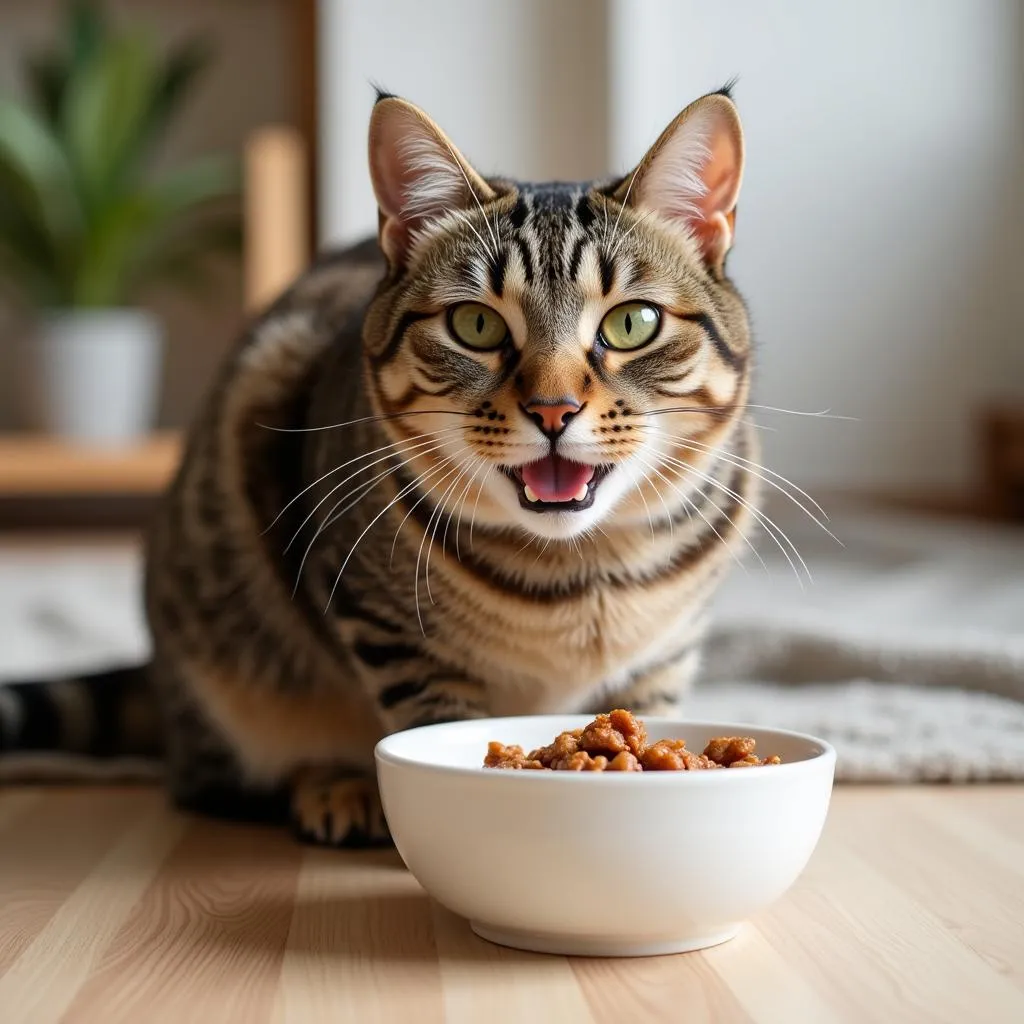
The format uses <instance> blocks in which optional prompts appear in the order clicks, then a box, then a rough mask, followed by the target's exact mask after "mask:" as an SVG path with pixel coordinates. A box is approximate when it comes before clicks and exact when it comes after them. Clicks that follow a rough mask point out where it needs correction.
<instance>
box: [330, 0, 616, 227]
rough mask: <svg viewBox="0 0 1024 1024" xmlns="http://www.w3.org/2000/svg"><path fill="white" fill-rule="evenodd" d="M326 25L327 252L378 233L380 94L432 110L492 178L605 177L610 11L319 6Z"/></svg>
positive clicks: (495, 1) (482, 4) (395, 1)
mask: <svg viewBox="0 0 1024 1024" xmlns="http://www.w3.org/2000/svg"><path fill="white" fill-rule="evenodd" d="M320 17H321V32H320V46H321V52H320V57H321V59H320V66H321V83H320V85H321V96H322V102H321V110H322V119H321V145H322V147H323V148H322V152H323V158H322V168H321V169H322V174H321V190H320V201H321V217H320V221H321V223H320V236H321V241H322V242H323V243H325V244H330V243H336V242H349V241H353V240H355V239H358V238H360V237H362V236H363V235H365V234H368V233H373V232H375V231H376V229H377V212H376V206H375V205H374V200H373V194H372V192H371V189H370V182H369V178H368V177H367V172H366V128H367V123H368V120H369V115H370V108H371V106H372V102H373V96H374V92H373V88H372V85H371V82H373V83H377V84H379V85H381V86H382V87H384V88H386V89H387V90H388V91H390V92H393V93H397V94H398V95H400V96H404V97H405V98H406V99H408V100H411V101H412V102H413V103H416V104H418V105H419V106H421V107H423V108H424V109H425V110H426V111H427V112H428V113H429V114H430V115H431V116H432V117H433V118H434V119H435V120H436V121H437V122H438V124H440V125H441V127H442V128H443V129H444V130H445V131H446V132H447V133H448V134H449V135H450V136H451V138H452V140H453V142H454V143H455V144H456V145H457V146H458V147H459V149H461V150H462V151H463V153H465V154H466V156H467V157H468V158H469V159H470V160H471V161H473V162H474V163H475V164H476V165H477V167H479V169H480V170H481V171H483V172H484V173H502V174H508V175H511V176H513V177H518V178H523V179H529V178H537V179H544V178H548V179H552V178H566V179H582V178H590V177H594V176H596V175H598V174H600V173H601V172H602V171H603V169H604V164H605V162H606V138H607V133H606V109H607V103H606V98H605V88H606V85H605V82H606V75H605V52H606V43H605V24H606V21H605V17H604V4H603V2H601V0H515V2H504V0H430V2H425V0H320Z"/></svg>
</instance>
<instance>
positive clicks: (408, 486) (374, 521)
mask: <svg viewBox="0 0 1024 1024" xmlns="http://www.w3.org/2000/svg"><path fill="white" fill-rule="evenodd" d="M450 461H451V457H449V458H448V459H445V460H444V462H442V463H441V464H440V466H435V467H434V468H433V469H431V470H430V471H429V472H427V473H424V474H421V475H420V476H419V477H417V478H416V479H415V480H413V481H412V483H410V484H406V486H405V487H403V488H402V489H401V490H400V491H399V492H398V494H396V495H395V496H394V497H393V498H392V499H391V501H389V502H388V503H387V504H386V505H385V506H384V507H383V508H382V509H381V510H380V511H379V512H378V513H377V514H376V515H375V516H374V517H373V519H371V520H370V522H369V524H368V525H367V526H366V528H365V529H364V530H363V532H362V533H360V534H359V536H358V537H357V538H356V541H355V543H354V544H353V545H352V547H351V548H349V552H348V554H347V555H346V556H345V560H344V561H343V562H342V563H341V568H340V569H339V570H338V575H337V576H336V577H335V578H334V586H333V587H331V593H330V595H329V596H328V598H327V604H326V605H325V606H324V615H326V614H327V612H328V611H329V610H330V607H331V602H332V601H333V600H334V594H335V591H337V589H338V584H339V583H340V582H341V577H342V575H343V574H344V572H345V568H346V566H347V565H348V563H349V561H350V560H351V558H352V555H353V554H354V553H355V550H356V548H357V547H358V546H359V543H360V541H361V540H362V539H363V538H364V537H365V536H366V535H367V534H368V533H369V532H370V530H372V529H373V527H374V526H375V525H376V524H377V523H378V522H379V521H380V519H381V517H382V516H384V515H385V514H386V513H387V512H388V511H389V510H390V509H391V508H393V507H394V506H395V505H397V504H398V502H400V501H401V500H402V498H404V497H405V495H406V494H408V493H409V491H411V490H413V489H414V488H415V487H416V486H417V485H418V484H420V483H421V482H422V481H423V480H426V479H429V478H430V477H431V476H432V475H433V474H434V473H437V472H440V470H441V469H443V468H444V466H445V465H447V464H448V462H450ZM402 521H403V522H405V520H402ZM399 529H401V527H399ZM395 536H396V537H397V534H396V535H395ZM393 550H394V549H392V551H393Z"/></svg>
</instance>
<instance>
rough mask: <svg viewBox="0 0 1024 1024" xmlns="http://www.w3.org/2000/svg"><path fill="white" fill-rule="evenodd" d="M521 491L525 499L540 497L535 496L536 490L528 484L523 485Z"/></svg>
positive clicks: (533, 499)
mask: <svg viewBox="0 0 1024 1024" xmlns="http://www.w3.org/2000/svg"><path fill="white" fill-rule="evenodd" d="M523 493H524V494H525V495H526V500H527V501H540V498H538V497H537V492H536V491H535V490H534V489H533V488H532V487H531V486H530V485H529V484H524V485H523Z"/></svg>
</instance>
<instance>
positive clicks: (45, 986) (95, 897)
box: [0, 807, 184, 1024]
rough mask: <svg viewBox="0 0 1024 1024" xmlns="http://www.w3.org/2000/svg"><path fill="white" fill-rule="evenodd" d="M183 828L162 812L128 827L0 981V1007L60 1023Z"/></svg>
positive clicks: (36, 1022) (33, 1023)
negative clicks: (85, 926)
mask: <svg viewBox="0 0 1024 1024" xmlns="http://www.w3.org/2000/svg"><path fill="white" fill-rule="evenodd" d="M183 831H184V823H183V822H182V821H180V820H176V819H174V818H169V817H168V816H167V813H166V811H165V810H164V809H163V807H156V808H154V809H153V810H151V811H150V813H149V814H147V815H146V816H144V817H143V819H142V820H141V821H140V822H139V823H138V824H136V825H134V826H132V827H131V828H129V829H128V831H127V832H126V833H125V835H124V837H123V838H122V839H121V840H120V841H119V842H118V843H117V844H116V845H115V846H114V847H113V849H111V850H110V852H109V853H108V854H107V855H106V856H105V857H104V858H103V860H101V861H100V863H99V864H98V865H97V866H96V868H95V869H94V870H93V871H92V872H91V873H90V874H89V875H88V876H87V877H86V878H85V879H83V881H82V883H81V884H80V885H79V886H78V888H77V889H75V891H74V892H73V893H72V894H71V895H70V896H69V897H68V899H67V900H66V901H65V902H64V903H63V904H62V906H61V907H60V909H59V910H58V911H57V912H56V913H55V914H54V915H53V917H52V918H51V919H50V921H49V923H48V924H47V925H46V927H45V928H44V929H43V930H42V931H41V932H40V933H39V935H37V936H36V938H35V940H34V941H33V942H32V944H31V945H30V946H28V948H27V949H25V950H24V952H23V953H22V954H21V955H20V956H19V957H18V959H17V960H16V961H15V962H14V964H13V966H12V967H11V969H10V970H9V971H8V972H7V973H6V974H4V975H3V976H2V977H0V1006H8V1007H12V1008H16V1012H17V1017H18V1020H19V1021H23V1022H25V1024H50V1022H51V1021H55V1020H59V1019H60V1017H61V1016H62V1014H63V1013H64V1012H65V1011H66V1010H67V1008H68V1006H69V1005H70V1004H71V1001H72V999H74V997H75V995H76V993H77V992H78V990H79V988H80V987H81V985H82V984H83V982H84V981H85V979H86V978H87V977H88V976H89V973H90V972H91V970H92V969H93V968H94V967H95V965H96V964H97V963H98V961H99V959H100V957H101V955H102V954H103V953H104V952H105V950H106V948H107V946H108V945H109V943H110V942H111V940H112V939H113V938H114V936H115V935H116V934H117V931H118V929H119V928H120V927H121V925H122V924H123V923H124V921H125V919H126V918H127V917H128V915H129V914H130V913H131V912H132V910H133V909H134V907H135V904H136V902H137V901H138V899H139V897H140V896H141V895H142V893H143V891H144V890H145V888H146V886H147V885H148V884H149V882H150V881H151V879H152V878H153V876H154V875H155V874H156V873H157V871H158V870H159V869H160V865H161V863H162V862H163V860H164V858H165V857H166V856H167V854H168V853H169V852H170V851H171V848H172V847H173V846H174V844H175V843H176V842H177V841H178V840H179V839H180V838H181V836H182V833H183ZM82 922H88V927H87V928H83V927H82ZM8 1019H10V1018H8Z"/></svg>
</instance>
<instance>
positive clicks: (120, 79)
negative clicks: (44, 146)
mask: <svg viewBox="0 0 1024 1024" xmlns="http://www.w3.org/2000/svg"><path fill="white" fill-rule="evenodd" d="M156 80H157V62H156V60H155V55H154V52H153V48H152V46H151V45H150V44H149V42H148V40H146V39H144V38H143V37H141V36H119V37H116V38H111V39H109V40H107V41H106V42H104V43H103V44H102V45H101V47H100V49H99V51H98V52H97V54H96V55H95V57H94V59H93V60H92V61H91V62H89V63H88V64H87V65H86V66H85V67H84V68H83V69H82V72H81V74H80V75H76V76H75V79H74V88H73V89H71V90H70V93H69V95H68V97H67V102H66V103H65V105H64V110H63V114H64V136H65V138H66V140H67V146H68V151H69V155H70V157H71V160H72V162H73V164H74V166H75V168H76V170H77V174H78V181H79V187H80V191H81V195H82V199H83V205H84V206H85V208H86V209H87V210H88V211H89V213H90V215H91V216H95V215H96V214H97V212H98V211H99V210H101V209H102V207H103V205H104V203H105V202H107V201H108V200H109V198H110V196H111V193H112V192H113V191H115V190H117V189H118V188H119V187H120V186H121V183H122V173H123V170H124V168H125V167H126V165H127V163H128V161H129V160H130V157H131V155H132V154H133V152H134V151H135V149H136V147H137V143H138V138H139V133H140V131H141V130H142V126H143V125H144V123H145V119H146V115H147V112H148V110H149V107H150V105H151V102H152V97H153V91H154V88H155V86H156Z"/></svg>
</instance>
